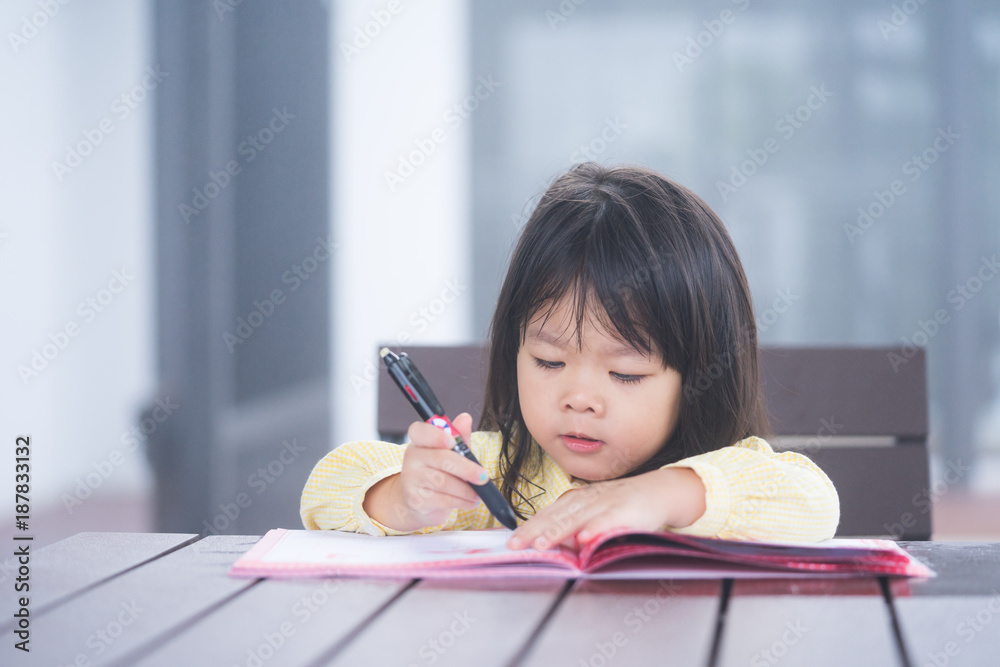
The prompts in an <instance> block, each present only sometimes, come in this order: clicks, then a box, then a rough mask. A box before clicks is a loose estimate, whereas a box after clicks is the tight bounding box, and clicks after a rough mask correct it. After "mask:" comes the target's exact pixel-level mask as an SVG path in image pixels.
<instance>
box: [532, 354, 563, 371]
mask: <svg viewBox="0 0 1000 667" xmlns="http://www.w3.org/2000/svg"><path fill="white" fill-rule="evenodd" d="M534 359H535V365H536V366H538V367H539V368H545V369H548V370H552V369H555V368H559V367H561V366H562V365H563V362H561V361H545V360H544V359H539V358H538V357H534Z"/></svg>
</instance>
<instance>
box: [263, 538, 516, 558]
mask: <svg viewBox="0 0 1000 667" xmlns="http://www.w3.org/2000/svg"><path fill="white" fill-rule="evenodd" d="M511 532H512V531H510V530H506V529H499V530H465V531H442V532H439V533H428V534H424V535H398V536H388V537H373V536H371V535H362V534H359V533H345V532H340V531H333V530H290V531H288V532H287V533H286V534H285V535H284V536H283V537H282V538H281V539H280V540H279V541H278V543H277V544H276V545H275V546H274V547H272V548H271V550H270V551H268V552H267V553H266V554H265V555H264V556H263V558H261V562H263V563H333V564H338V565H376V564H377V565H392V564H401V565H402V564H413V563H434V562H437V561H446V560H453V559H456V558H460V559H469V560H471V561H476V560H480V559H490V560H494V559H498V558H499V559H502V560H515V559H517V558H519V556H522V555H524V554H525V553H526V552H531V551H534V550H533V549H524V550H518V551H512V550H510V549H508V548H507V547H506V546H505V545H506V542H507V540H508V539H509V538H510V535H511Z"/></svg>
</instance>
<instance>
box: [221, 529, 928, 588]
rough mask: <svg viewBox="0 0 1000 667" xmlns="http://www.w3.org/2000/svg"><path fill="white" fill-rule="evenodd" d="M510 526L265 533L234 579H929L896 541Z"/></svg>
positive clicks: (233, 573)
mask: <svg viewBox="0 0 1000 667" xmlns="http://www.w3.org/2000/svg"><path fill="white" fill-rule="evenodd" d="M510 534H511V531H509V530H506V529H497V530H476V531H443V532H438V533H428V534H422V535H402V536H392V537H373V536H371V535H362V534H358V533H345V532H339V531H326V530H287V529H284V528H276V529H273V530H271V531H268V533H267V534H266V535H264V537H262V538H261V539H260V541H259V542H257V544H255V545H254V546H253V547H252V548H251V549H250V550H249V551H248V552H247V553H245V554H244V555H243V556H241V557H240V558H239V559H238V560H237V561H236V562H235V563H234V564H233V566H232V568H231V569H230V571H229V575H230V576H232V577H253V578H258V577H271V578H294V577H350V576H357V577H385V578H397V577H406V578H437V579H453V578H462V577H513V576H516V577H532V576H537V577H556V578H563V579H570V578H592V579H661V578H675V579H682V578H683V579H707V578H712V579H718V578H760V577H803V576H809V577H812V576H837V577H843V576H899V577H931V576H934V573H933V572H932V571H931V570H930V568H928V567H927V566H926V565H924V564H923V563H921V562H920V561H918V560H917V559H915V558H913V557H912V556H910V555H909V554H908V553H906V552H905V551H904V550H903V549H902V548H900V547H899V546H898V545H897V544H896V543H895V542H892V541H889V540H874V539H872V540H847V539H833V540H827V541H825V542H818V543H814V544H803V543H792V542H740V541H731V540H718V539H709V538H698V537H689V536H685V535H678V534H676V533H670V532H644V531H634V530H628V529H620V530H615V531H610V532H607V533H604V534H602V535H600V536H598V537H597V538H595V539H594V540H593V541H591V542H590V543H589V544H587V545H586V546H585V547H584V548H583V549H581V550H580V551H579V553H577V552H575V551H573V550H571V549H568V548H566V547H563V546H559V547H556V548H552V549H547V550H544V551H538V550H535V549H520V550H516V551H515V550H510V549H508V548H507V547H506V546H505V544H506V542H507V539H508V538H509V537H510Z"/></svg>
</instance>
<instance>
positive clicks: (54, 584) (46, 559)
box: [0, 533, 198, 632]
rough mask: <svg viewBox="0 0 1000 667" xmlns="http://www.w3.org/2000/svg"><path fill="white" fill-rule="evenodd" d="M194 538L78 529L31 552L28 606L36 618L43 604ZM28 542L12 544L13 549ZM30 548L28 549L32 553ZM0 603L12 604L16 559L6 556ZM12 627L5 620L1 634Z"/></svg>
mask: <svg viewBox="0 0 1000 667" xmlns="http://www.w3.org/2000/svg"><path fill="white" fill-rule="evenodd" d="M197 538H198V536H197V535H195V534H193V533H187V534H185V533H156V534H152V533H77V534H76V535H74V536H72V537H67V538H66V539H64V540H60V541H59V542H56V543H54V544H50V545H48V546H46V547H42V548H41V549H39V550H38V551H37V552H32V553H31V554H30V559H31V560H30V563H29V567H30V568H31V570H30V575H29V576H30V581H29V584H30V586H31V589H30V591H29V593H30V594H29V596H28V597H29V601H30V605H31V606H30V609H31V614H32V616H33V617H36V618H37V617H38V616H40V615H41V614H42V613H44V612H45V611H46V609H47V608H49V607H50V606H52V605H54V604H58V601H59V600H61V599H65V598H67V597H69V596H70V595H73V594H75V593H78V592H79V591H82V590H83V589H85V588H87V587H89V586H93V585H95V584H97V583H98V582H100V581H103V580H105V579H108V578H110V577H113V576H115V575H117V574H119V573H121V572H124V571H125V570H128V569H129V568H133V567H135V566H137V565H139V564H141V563H144V562H146V561H148V560H151V559H153V558H157V557H158V556H161V555H163V554H164V553H166V552H169V551H170V550H172V549H176V548H178V547H180V546H183V545H184V544H188V543H190V542H192V541H194V540H196V539H197ZM21 544H31V543H30V542H28V541H24V542H16V543H15V548H16V547H17V546H20V545H21ZM30 551H31V550H30V548H29V552H30ZM2 572H3V576H0V583H3V586H2V589H0V590H2V593H0V603H2V605H3V609H5V610H8V609H13V608H14V602H13V600H14V597H15V595H16V593H15V591H14V586H13V585H12V584H8V583H7V581H13V579H14V577H16V576H17V562H16V560H15V559H12V558H11V559H8V560H7V561H5V563H4V565H3V567H2ZM12 627H14V623H13V621H8V620H7V619H6V618H5V619H4V620H3V622H2V623H0V632H6V631H8V630H10V629H11V628H12Z"/></svg>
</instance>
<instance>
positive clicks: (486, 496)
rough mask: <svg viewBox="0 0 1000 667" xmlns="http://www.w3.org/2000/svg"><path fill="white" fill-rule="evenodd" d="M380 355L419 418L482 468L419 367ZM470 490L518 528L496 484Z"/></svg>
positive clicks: (400, 358)
mask: <svg viewBox="0 0 1000 667" xmlns="http://www.w3.org/2000/svg"><path fill="white" fill-rule="evenodd" d="M379 354H380V355H381V356H382V361H384V362H385V368H386V370H387V371H389V375H390V376H391V377H392V379H393V380H394V381H395V382H396V384H397V385H398V386H399V388H400V389H401V390H402V392H403V394H405V395H406V398H407V399H408V400H409V401H410V404H411V405H413V407H414V408H415V409H416V411H417V414H418V415H420V418H421V419H423V420H424V421H425V422H427V423H428V424H431V425H432V426H437V427H438V428H439V429H441V430H442V431H444V432H445V433H448V434H450V435H452V436H454V438H455V446H454V447H452V451H455V452H458V453H459V454H461V455H462V456H464V457H465V458H467V459H469V460H470V461H472V462H473V463H475V464H477V465H481V464H480V463H479V461H477V460H476V456H475V455H474V454H473V453H472V452H471V451H470V450H469V448H468V446H466V444H465V442H464V441H463V440H462V436H460V435H459V434H458V429H457V428H455V427H454V426H452V424H451V420H449V419H448V417H446V416H445V414H444V407H442V405H441V403H440V402H438V399H437V397H436V396H435V395H434V392H433V391H431V388H430V385H428V384H427V380H425V379H424V376H423V375H421V374H420V371H418V370H417V367H416V366H415V365H414V363H413V361H412V360H411V359H410V358H409V357H408V356H407V355H406V353H405V352H403V353H402V354H396V353H395V352H392V351H391V350H390V349H389V348H387V347H383V348H382V349H381V350H379ZM469 486H471V487H472V488H473V489H474V490H475V492H476V493H477V494H478V495H479V497H480V498H482V499H483V502H484V503H486V508H487V509H488V510H489V511H490V513H491V514H493V516H495V517H496V518H497V521H499V522H500V523H502V524H503V525H504V526H506V527H507V528H510V529H511V530H514V529H515V528H517V518H516V517H515V516H514V510H513V509H511V507H510V503H508V502H507V500H506V499H505V498H504V497H503V496H502V495H501V494H500V490H499V489H497V487H496V485H495V484H494V483H493V480H488V481H487V482H486V483H485V484H471V483H470V484H469Z"/></svg>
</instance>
